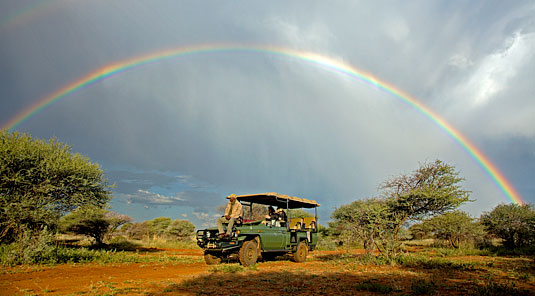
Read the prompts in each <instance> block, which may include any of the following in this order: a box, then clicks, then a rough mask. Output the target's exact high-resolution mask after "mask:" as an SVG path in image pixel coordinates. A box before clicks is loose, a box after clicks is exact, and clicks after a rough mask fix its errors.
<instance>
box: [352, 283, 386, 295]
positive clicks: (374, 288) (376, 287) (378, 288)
mask: <svg viewBox="0 0 535 296" xmlns="http://www.w3.org/2000/svg"><path fill="white" fill-rule="evenodd" d="M355 289H357V290H359V291H368V292H377V293H382V294H388V293H391V292H393V291H394V288H393V287H392V286H389V285H384V284H381V283H378V282H372V281H371V280H366V281H364V282H362V283H359V284H357V285H355Z"/></svg>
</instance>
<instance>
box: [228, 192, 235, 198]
mask: <svg viewBox="0 0 535 296" xmlns="http://www.w3.org/2000/svg"><path fill="white" fill-rule="evenodd" d="M231 197H237V196H236V194H234V193H232V194H231V195H229V196H227V199H230V198H231Z"/></svg>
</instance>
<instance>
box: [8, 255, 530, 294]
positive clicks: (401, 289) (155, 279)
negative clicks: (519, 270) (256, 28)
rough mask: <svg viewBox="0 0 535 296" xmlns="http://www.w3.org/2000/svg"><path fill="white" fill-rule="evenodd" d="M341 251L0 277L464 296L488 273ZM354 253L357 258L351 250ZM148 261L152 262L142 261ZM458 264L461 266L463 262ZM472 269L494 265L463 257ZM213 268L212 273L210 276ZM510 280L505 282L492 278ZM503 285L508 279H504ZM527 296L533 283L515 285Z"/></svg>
mask: <svg viewBox="0 0 535 296" xmlns="http://www.w3.org/2000/svg"><path fill="white" fill-rule="evenodd" d="M340 253H341V252H339V251H314V252H312V253H310V256H309V258H308V260H307V262H305V263H294V262H291V261H289V260H287V258H279V259H278V260H275V261H270V262H260V263H258V264H257V265H256V267H255V268H252V269H248V270H245V271H238V272H236V273H232V272H229V271H225V270H224V269H223V268H224V265H217V266H215V267H214V266H208V265H206V264H205V263H204V262H203V261H201V259H202V251H201V250H200V249H199V250H162V252H160V254H159V255H158V256H162V255H164V256H187V257H188V258H189V257H191V260H189V261H191V262H190V263H188V261H187V260H186V261H184V262H185V263H182V262H180V261H179V262H169V263H160V262H156V263H135V264H134V263H132V264H128V263H118V264H105V265H104V264H99V263H90V264H62V265H55V266H17V267H8V268H4V269H3V270H2V271H1V272H0V295H270V296H272V295H289V294H291V295H357V294H358V295H376V294H380V293H381V292H382V293H385V291H381V290H377V288H379V289H380V288H381V287H390V289H393V290H392V291H390V292H386V294H398V295H400V294H410V293H411V289H414V288H411V285H412V286H414V283H415V281H418V280H424V281H431V280H432V281H434V282H435V283H436V286H435V287H432V289H434V294H438V295H465V294H471V291H472V290H473V288H474V287H475V286H477V285H481V281H484V279H485V276H486V273H487V270H485V269H476V270H473V271H451V270H450V271H443V270H436V269H435V270H415V269H408V268H403V267H400V266H389V265H383V266H376V265H366V264H353V263H351V262H349V263H346V262H345V261H344V262H343V263H340V262H339V261H332V260H329V259H328V258H330V256H336V255H339V254H340ZM351 253H352V254H354V255H358V254H362V250H353V251H351ZM147 256H150V255H147ZM461 260H464V259H462V258H461ZM466 260H467V261H468V260H470V261H473V262H476V261H481V260H483V261H484V260H493V259H491V258H484V257H478V256H470V257H467V258H466ZM214 268H215V269H214ZM496 276H502V277H507V276H508V275H506V274H505V275H496ZM502 279H503V280H504V281H507V280H508V279H507V278H502ZM515 286H516V287H518V288H522V289H525V290H526V291H528V294H530V293H531V292H529V291H535V281H534V279H533V277H530V278H528V279H525V280H524V281H518V280H516V284H515Z"/></svg>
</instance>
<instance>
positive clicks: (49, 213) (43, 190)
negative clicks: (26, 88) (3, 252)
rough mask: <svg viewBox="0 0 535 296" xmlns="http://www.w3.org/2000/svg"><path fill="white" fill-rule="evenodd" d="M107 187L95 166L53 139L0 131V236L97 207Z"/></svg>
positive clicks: (107, 194)
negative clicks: (88, 206)
mask: <svg viewBox="0 0 535 296" xmlns="http://www.w3.org/2000/svg"><path fill="white" fill-rule="evenodd" d="M109 189H110V186H109V185H108V182H107V180H106V179H105V178H104V175H103V172H102V170H101V168H100V166H99V165H98V164H96V163H92V162H91V161H90V160H89V158H87V157H85V156H82V155H80V154H78V153H74V154H73V153H72V148H71V147H70V146H68V145H66V144H63V143H61V142H59V141H57V140H56V139H55V138H53V139H51V140H49V141H44V140H40V139H34V138H32V137H31V136H29V135H27V134H20V133H17V132H14V133H10V132H8V131H2V132H1V133H0V211H1V215H0V239H1V240H6V241H9V240H12V239H13V238H14V237H15V236H16V235H17V233H20V231H21V230H23V229H25V228H28V229H35V228H39V227H42V226H45V225H46V226H48V227H54V225H56V223H57V221H58V219H59V218H60V217H61V216H62V215H64V214H65V213H67V212H70V211H72V210H74V209H75V208H77V207H80V206H84V205H94V206H98V207H102V206H103V205H105V204H106V203H107V202H108V200H109V199H110V191H109Z"/></svg>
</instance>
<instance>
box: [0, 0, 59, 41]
mask: <svg viewBox="0 0 535 296" xmlns="http://www.w3.org/2000/svg"><path fill="white" fill-rule="evenodd" d="M63 2H65V1H58V0H55V1H40V2H34V3H32V4H30V5H27V6H26V7H24V8H22V9H20V10H18V11H15V12H13V13H12V14H11V15H9V16H7V17H6V18H4V20H2V21H1V22H0V35H1V34H2V33H6V32H8V31H11V30H12V29H14V28H15V27H18V26H22V25H24V24H25V23H27V22H28V21H30V20H32V19H36V18H37V17H38V16H39V15H42V14H46V13H49V12H51V11H52V10H54V9H56V8H57V7H58V6H59V5H63V4H65V3H63Z"/></svg>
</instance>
